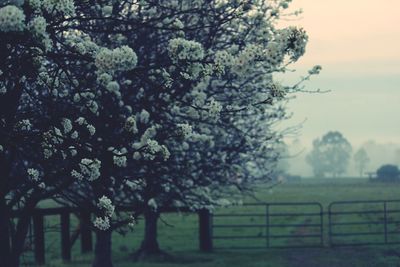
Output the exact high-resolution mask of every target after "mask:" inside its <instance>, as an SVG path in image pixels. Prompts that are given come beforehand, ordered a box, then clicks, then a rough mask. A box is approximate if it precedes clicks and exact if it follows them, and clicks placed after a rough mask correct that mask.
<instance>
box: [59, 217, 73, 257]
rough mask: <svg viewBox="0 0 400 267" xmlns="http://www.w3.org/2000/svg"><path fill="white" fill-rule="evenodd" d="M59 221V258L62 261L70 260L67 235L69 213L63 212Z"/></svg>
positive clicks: (68, 237) (69, 240) (69, 241)
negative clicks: (60, 257)
mask: <svg viewBox="0 0 400 267" xmlns="http://www.w3.org/2000/svg"><path fill="white" fill-rule="evenodd" d="M60 220H61V256H62V259H63V261H65V262H68V261H70V260H71V238H70V233H69V227H70V221H69V211H68V210H64V211H62V212H61V214H60Z"/></svg>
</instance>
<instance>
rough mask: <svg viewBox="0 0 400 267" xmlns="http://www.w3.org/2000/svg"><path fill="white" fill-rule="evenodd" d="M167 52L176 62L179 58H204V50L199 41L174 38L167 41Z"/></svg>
mask: <svg viewBox="0 0 400 267" xmlns="http://www.w3.org/2000/svg"><path fill="white" fill-rule="evenodd" d="M168 53H169V56H170V58H171V59H172V60H173V61H175V62H177V61H180V60H183V61H184V60H188V61H199V60H202V59H203V58H204V50H203V47H202V45H201V44H200V43H198V42H195V41H189V40H185V39H183V38H175V39H172V40H170V41H169V43H168Z"/></svg>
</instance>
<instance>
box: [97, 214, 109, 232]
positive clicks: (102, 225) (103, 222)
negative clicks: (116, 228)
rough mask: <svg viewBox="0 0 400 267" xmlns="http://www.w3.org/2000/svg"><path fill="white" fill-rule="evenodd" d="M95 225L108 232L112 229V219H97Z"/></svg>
mask: <svg viewBox="0 0 400 267" xmlns="http://www.w3.org/2000/svg"><path fill="white" fill-rule="evenodd" d="M93 225H94V226H95V227H96V228H97V229H99V230H102V231H105V230H107V229H108V228H110V219H109V218H108V217H104V218H103V217H96V219H95V220H94V222H93Z"/></svg>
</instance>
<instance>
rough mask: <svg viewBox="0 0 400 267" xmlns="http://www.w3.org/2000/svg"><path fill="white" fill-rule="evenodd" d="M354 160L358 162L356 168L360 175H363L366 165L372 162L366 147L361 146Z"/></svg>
mask: <svg viewBox="0 0 400 267" xmlns="http://www.w3.org/2000/svg"><path fill="white" fill-rule="evenodd" d="M353 159H354V162H355V164H356V168H357V170H358V172H359V174H360V176H362V175H363V173H364V170H365V167H366V166H367V165H368V163H369V162H370V158H369V156H368V154H367V151H365V149H364V148H360V149H359V150H357V152H356V153H355V154H354V158H353Z"/></svg>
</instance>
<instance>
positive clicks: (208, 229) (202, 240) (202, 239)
mask: <svg viewBox="0 0 400 267" xmlns="http://www.w3.org/2000/svg"><path fill="white" fill-rule="evenodd" d="M198 214H199V245H200V251H203V252H211V251H212V250H213V243H212V215H211V213H210V211H209V210H207V209H201V210H199V212H198Z"/></svg>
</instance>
